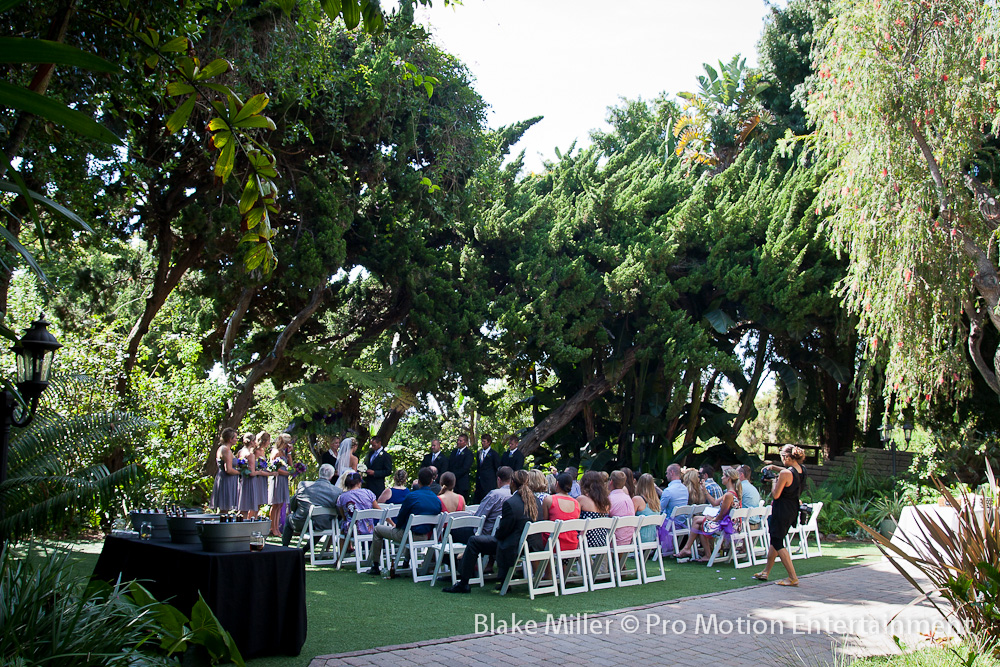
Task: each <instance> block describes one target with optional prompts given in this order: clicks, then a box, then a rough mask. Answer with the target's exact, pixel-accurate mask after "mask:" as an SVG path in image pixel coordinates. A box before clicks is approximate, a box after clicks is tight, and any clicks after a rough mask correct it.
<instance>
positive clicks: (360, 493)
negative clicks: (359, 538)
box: [337, 472, 380, 535]
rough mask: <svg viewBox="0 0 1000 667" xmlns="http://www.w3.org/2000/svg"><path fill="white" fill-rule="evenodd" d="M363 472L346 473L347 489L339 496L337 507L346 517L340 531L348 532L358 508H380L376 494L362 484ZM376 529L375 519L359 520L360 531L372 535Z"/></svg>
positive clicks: (345, 484) (342, 521)
mask: <svg viewBox="0 0 1000 667" xmlns="http://www.w3.org/2000/svg"><path fill="white" fill-rule="evenodd" d="M361 483H362V482H361V474H360V473H356V472H349V473H347V474H346V475H344V487H345V488H346V489H347V490H346V491H344V492H343V493H341V494H340V497H339V498H337V507H338V508H339V509H340V513H341V516H343V517H344V518H343V519H342V520H341V522H340V532H341V533H344V534H346V533H347V528H348V526H350V525H351V519H353V518H354V513H355V512H357V511H358V510H370V509H376V510H377V509H380V508H379V506H378V501H377V500H375V494H374V493H372V492H371V491H369V490H368V489H366V488H364V487H362V486H361ZM373 530H375V520H374V519H362V520H361V521H359V522H358V533H359V534H361V535H371V534H372V531H373Z"/></svg>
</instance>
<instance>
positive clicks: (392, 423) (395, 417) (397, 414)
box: [376, 408, 406, 447]
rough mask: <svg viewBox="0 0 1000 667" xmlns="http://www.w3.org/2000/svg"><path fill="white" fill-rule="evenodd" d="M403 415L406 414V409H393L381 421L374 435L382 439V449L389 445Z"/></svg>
mask: <svg viewBox="0 0 1000 667" xmlns="http://www.w3.org/2000/svg"><path fill="white" fill-rule="evenodd" d="M404 414H406V408H402V409H400V408H393V409H391V410H389V412H388V413H387V414H386V415H385V417H384V418H383V419H382V423H381V424H380V425H379V427H378V433H377V434H376V435H377V436H378V437H379V438H381V439H382V446H383V447H385V446H387V445H388V444H389V440H390V439H391V438H392V434H393V433H395V432H396V428H397V427H398V426H399V420H400V419H402V418H403V415H404Z"/></svg>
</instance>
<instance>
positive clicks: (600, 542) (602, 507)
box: [571, 470, 611, 547]
mask: <svg viewBox="0 0 1000 667" xmlns="http://www.w3.org/2000/svg"><path fill="white" fill-rule="evenodd" d="M580 491H582V493H581V494H580V496H579V497H578V498H577V499H576V500H577V502H578V503H580V518H581V519H601V518H606V517H607V516H608V511H609V510H610V509H611V501H609V500H608V486H607V484H605V483H604V479H603V478H602V477H601V473H599V472H597V471H596V470H590V471H588V472H585V473H584V474H583V479H581V480H580ZM571 495H572V493H571ZM607 544H608V530H607V528H600V529H594V530H588V531H587V546H588V547H603V546H607Z"/></svg>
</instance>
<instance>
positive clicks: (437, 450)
mask: <svg viewBox="0 0 1000 667" xmlns="http://www.w3.org/2000/svg"><path fill="white" fill-rule="evenodd" d="M431 466H434V467H435V468H437V471H438V479H441V475H443V474H445V473H446V472H448V455H447V454H445V453H444V452H442V451H441V441H440V440H438V439H437V438H434V439H433V440H431V453H430V454H425V455H424V462H423V463H421V464H420V467H421V468H430V467H431Z"/></svg>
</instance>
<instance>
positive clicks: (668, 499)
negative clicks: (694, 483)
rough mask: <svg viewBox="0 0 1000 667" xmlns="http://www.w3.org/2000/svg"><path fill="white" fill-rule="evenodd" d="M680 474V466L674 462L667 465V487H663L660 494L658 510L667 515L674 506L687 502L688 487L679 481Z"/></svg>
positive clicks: (680, 505) (671, 511)
mask: <svg viewBox="0 0 1000 667" xmlns="http://www.w3.org/2000/svg"><path fill="white" fill-rule="evenodd" d="M681 474H682V473H681V467H680V466H679V465H677V464H676V463H671V464H670V465H668V466H667V488H665V489H663V494H662V495H661V496H660V512H662V513H663V514H666V515H667V516H668V517H669V516H670V515H671V514H672V513H673V511H674V508H675V507H683V506H684V505H687V504H688V489H687V487H686V486H685V485H684V482H682V481H681Z"/></svg>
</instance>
